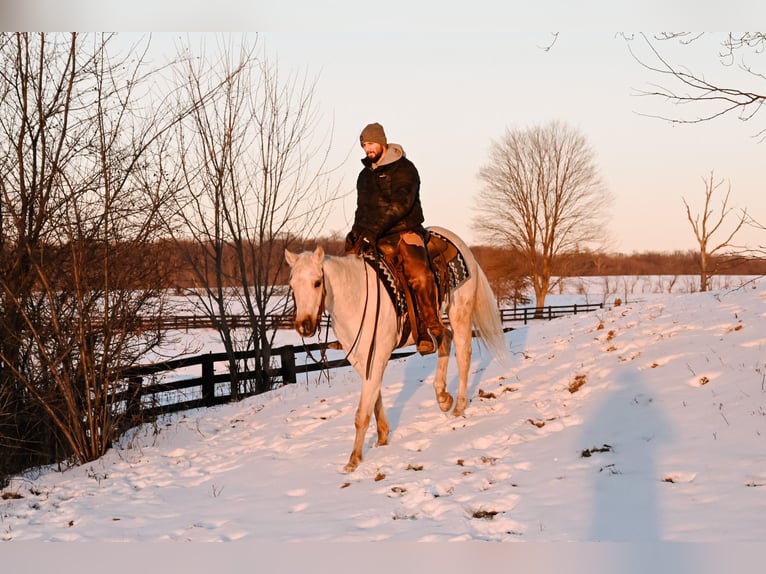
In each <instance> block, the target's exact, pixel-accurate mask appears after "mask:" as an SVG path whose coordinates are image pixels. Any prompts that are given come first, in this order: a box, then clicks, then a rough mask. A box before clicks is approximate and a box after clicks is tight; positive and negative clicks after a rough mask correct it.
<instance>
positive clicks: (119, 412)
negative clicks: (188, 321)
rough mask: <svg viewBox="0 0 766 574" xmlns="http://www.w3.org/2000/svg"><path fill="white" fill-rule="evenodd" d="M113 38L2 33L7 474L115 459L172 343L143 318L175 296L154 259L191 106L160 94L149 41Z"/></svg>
mask: <svg viewBox="0 0 766 574" xmlns="http://www.w3.org/2000/svg"><path fill="white" fill-rule="evenodd" d="M113 40H114V37H113V35H110V34H95V35H80V34H74V33H73V34H50V35H48V34H42V33H41V34H31V33H16V34H2V35H0V93H2V95H3V97H2V99H0V307H1V310H2V313H0V405H2V406H3V407H2V408H4V409H5V410H3V411H0V441H2V444H0V450H2V452H3V455H2V456H1V457H0V474H2V473H4V472H8V471H13V470H17V469H18V468H17V467H18V466H19V465H23V464H30V463H33V462H51V460H55V459H58V460H61V459H70V460H74V461H76V462H83V461H87V460H92V459H94V458H96V457H98V456H100V455H101V454H103V453H104V452H105V450H106V449H107V448H108V447H109V446H110V444H111V442H112V440H113V439H114V438H115V436H116V435H117V434H118V433H119V432H120V430H121V429H122V428H124V423H126V421H125V419H124V409H121V408H120V405H119V404H117V402H116V401H118V397H119V395H118V394H117V391H120V390H122V389H123V386H122V382H121V378H120V372H121V370H122V369H124V368H125V367H127V366H130V365H132V364H134V363H136V362H138V361H139V360H140V359H141V357H143V356H144V355H145V353H147V352H148V351H149V350H151V349H152V348H154V347H155V346H156V345H157V344H158V343H159V342H160V340H161V336H162V334H161V333H160V332H157V331H154V332H153V331H151V330H146V329H142V328H141V326H140V324H139V323H138V322H137V319H138V318H140V316H141V315H147V316H155V315H156V314H159V313H161V312H162V309H163V306H164V297H163V292H162V291H161V290H160V289H159V285H161V282H162V280H163V278H162V277H160V276H159V275H158V273H157V270H156V269H155V268H154V265H153V262H152V261H149V260H145V259H143V258H142V257H141V254H142V253H143V252H145V248H144V247H145V246H146V245H147V244H149V243H151V242H152V241H153V240H154V239H155V238H157V237H158V236H159V234H160V233H161V231H162V226H161V222H162V221H164V219H165V217H166V216H165V214H164V213H163V212H164V210H165V208H166V207H169V206H170V204H169V203H168V202H167V198H166V197H164V196H163V195H162V193H163V189H161V188H160V187H159V184H160V178H159V177H158V173H159V171H160V170H161V168H162V157H163V155H164V154H166V153H167V149H166V147H165V146H166V141H165V139H164V136H166V135H168V134H169V133H170V131H169V130H170V128H171V126H172V125H173V124H174V123H175V122H176V121H178V115H177V111H175V110H174V111H173V112H172V113H169V112H168V109H169V108H167V107H166V106H162V105H157V102H156V101H150V100H148V99H147V94H148V93H149V91H150V90H149V89H148V82H150V81H151V80H152V78H153V75H152V74H151V73H149V72H148V68H147V67H146V66H145V64H144V60H143V54H144V52H143V51H144V49H145V47H146V43H145V42H147V41H148V40H145V41H142V43H140V44H138V45H134V46H132V47H129V48H128V49H127V50H126V51H123V53H122V55H119V53H118V51H117V49H116V48H112V49H110V47H111V46H113ZM6 439H7V440H6ZM37 455H39V457H37Z"/></svg>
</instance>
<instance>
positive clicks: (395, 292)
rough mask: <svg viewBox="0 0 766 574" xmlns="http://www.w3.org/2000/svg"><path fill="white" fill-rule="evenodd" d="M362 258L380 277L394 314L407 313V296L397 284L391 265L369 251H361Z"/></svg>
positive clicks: (402, 314)
mask: <svg viewBox="0 0 766 574" xmlns="http://www.w3.org/2000/svg"><path fill="white" fill-rule="evenodd" d="M362 258H363V259H364V260H365V262H366V263H367V265H369V266H370V268H371V269H372V270H373V271H375V273H376V275H377V276H378V279H380V281H381V283H383V286H384V287H385V288H386V292H387V293H388V296H389V297H391V302H392V303H393V304H394V309H396V316H397V317H403V316H404V315H405V314H406V313H407V297H406V296H405V294H404V291H403V290H402V288H401V286H400V285H399V283H398V281H397V279H396V275H395V274H394V272H393V270H392V269H391V267H389V265H388V263H386V261H385V260H384V259H383V258H382V257H376V256H375V254H373V253H369V252H366V251H365V252H363V253H362Z"/></svg>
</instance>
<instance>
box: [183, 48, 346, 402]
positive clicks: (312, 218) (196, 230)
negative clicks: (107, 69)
mask: <svg viewBox="0 0 766 574" xmlns="http://www.w3.org/2000/svg"><path fill="white" fill-rule="evenodd" d="M184 52H185V54H186V56H187V57H186V58H185V60H184V61H185V66H184V69H183V72H182V74H183V75H182V77H181V79H180V80H179V81H180V83H181V84H182V85H183V86H184V90H185V97H186V101H185V102H182V103H181V104H179V105H180V107H182V108H183V107H185V106H188V105H189V103H188V102H194V101H198V100H200V99H201V98H202V94H203V93H205V92H207V91H210V90H212V89H213V88H214V87H216V86H221V89H216V91H215V96H214V97H212V98H210V99H209V100H208V101H207V102H206V104H205V105H204V106H198V107H197V108H196V109H195V110H194V113H193V114H192V115H191V116H190V117H189V118H188V120H187V121H185V122H183V123H182V124H180V125H179V129H178V140H179V141H180V142H182V145H181V148H180V151H179V158H180V163H179V165H178V167H177V176H178V178H179V179H181V180H182V181H183V182H184V186H185V190H184V193H183V194H180V195H179V196H178V204H179V207H178V209H179V213H180V214H181V220H182V223H181V225H180V226H179V227H177V228H176V230H175V236H176V237H177V238H179V239H183V238H186V237H188V236H189V235H191V236H192V237H193V238H194V240H195V241H197V242H198V244H199V246H200V248H201V252H202V253H204V255H203V257H202V260H201V261H196V262H195V264H194V269H195V271H196V273H197V282H198V289H196V290H195V291H194V293H195V294H196V295H197V296H198V299H197V300H198V302H199V304H200V306H201V307H202V308H203V309H204V311H205V313H206V314H207V315H208V316H209V317H210V318H211V319H212V320H213V322H214V324H215V325H216V326H217V329H218V332H219V334H220V336H221V340H222V342H223V345H224V348H225V349H226V352H227V353H228V356H229V371H230V374H231V377H232V395H233V396H236V395H237V392H238V390H239V388H240V386H241V385H242V384H254V388H251V389H247V390H248V391H249V392H259V391H262V390H266V389H267V388H268V385H269V384H270V381H268V380H267V379H266V378H265V377H264V376H262V371H263V369H265V368H267V367H268V366H269V363H270V357H271V348H272V343H273V340H274V335H275V331H274V328H273V325H272V324H271V323H270V322H269V320H268V319H269V317H268V315H269V314H270V313H273V312H274V311H275V309H278V310H280V311H281V312H284V310H285V309H286V306H287V304H288V301H289V299H288V296H289V294H288V293H287V292H286V291H284V290H282V289H281V286H283V285H284V284H285V283H286V281H285V275H284V271H283V270H284V264H283V254H284V250H285V247H288V246H289V244H290V242H292V241H294V240H295V239H296V238H298V237H307V236H312V235H315V234H316V232H317V231H319V230H321V226H322V224H323V223H324V221H325V219H326V215H327V213H328V210H329V207H330V205H331V202H332V200H333V199H334V198H336V197H337V189H336V188H333V187H332V186H331V185H330V179H329V176H330V172H331V171H332V170H329V169H328V168H327V156H328V153H329V142H328V141H327V138H328V137H329V135H331V132H329V131H328V132H326V133H324V134H323V133H321V132H320V131H319V128H320V126H319V119H320V118H319V115H318V113H317V110H316V107H315V104H314V101H313V100H314V90H315V84H314V83H313V82H309V81H307V80H306V79H305V78H301V77H298V76H293V75H288V76H286V77H284V78H283V77H282V76H281V75H280V73H279V69H278V67H277V66H276V65H273V64H271V62H269V61H268V60H267V59H265V58H258V57H257V55H256V50H255V44H251V43H248V42H247V41H243V42H242V43H241V44H239V45H237V46H234V45H232V43H231V42H229V43H226V42H225V41H222V42H221V45H220V46H219V47H218V49H217V50H216V51H214V52H213V53H215V54H216V56H215V57H216V58H220V59H217V60H216V61H214V62H211V61H210V54H205V53H203V54H202V55H201V56H200V57H196V56H194V55H193V54H192V52H191V50H190V49H189V48H188V47H187V48H184ZM231 313H242V314H245V315H246V316H247V317H248V318H249V323H250V328H249V329H240V330H238V331H237V330H235V329H233V328H232V327H231V325H230V322H229V320H228V316H229V315H230V314H231ZM250 351H255V352H256V355H257V356H256V359H255V361H254V363H253V364H249V363H248V359H246V358H243V357H246V356H247V355H248V354H249V353H248V352H250ZM245 372H248V373H250V375H248V376H247V377H245V379H247V380H241V379H242V376H241V374H242V373H245Z"/></svg>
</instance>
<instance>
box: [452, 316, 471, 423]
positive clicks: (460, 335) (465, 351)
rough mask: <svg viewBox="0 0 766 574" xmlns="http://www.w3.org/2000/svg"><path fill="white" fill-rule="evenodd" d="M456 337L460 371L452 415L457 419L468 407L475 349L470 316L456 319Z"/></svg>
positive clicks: (454, 326)
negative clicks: (470, 374)
mask: <svg viewBox="0 0 766 574" xmlns="http://www.w3.org/2000/svg"><path fill="white" fill-rule="evenodd" d="M453 329H454V336H455V340H454V342H455V358H456V359H457V370H458V388H457V400H456V401H455V409H454V410H453V411H452V414H453V415H455V416H456V417H459V416H462V415H463V413H464V412H465V408H466V406H467V405H468V398H467V395H468V370H469V368H470V367H471V353H472V352H473V349H472V347H471V345H472V340H471V338H472V336H473V332H472V331H473V324H472V321H471V317H470V315H463V314H461V316H460V317H459V318H458V317H456V318H455V320H454V321H453Z"/></svg>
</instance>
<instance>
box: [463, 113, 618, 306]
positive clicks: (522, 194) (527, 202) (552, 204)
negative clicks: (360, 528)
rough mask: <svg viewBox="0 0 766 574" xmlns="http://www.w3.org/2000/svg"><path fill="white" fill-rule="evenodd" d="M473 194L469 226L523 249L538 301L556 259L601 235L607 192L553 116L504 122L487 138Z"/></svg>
mask: <svg viewBox="0 0 766 574" xmlns="http://www.w3.org/2000/svg"><path fill="white" fill-rule="evenodd" d="M479 178H480V179H481V180H482V181H483V182H484V187H483V189H482V190H481V191H480V192H479V195H478V196H477V200H476V211H478V212H479V216H478V217H476V218H475V219H474V223H473V225H474V228H475V229H476V230H477V232H478V233H479V234H480V235H481V236H482V237H483V238H484V239H485V240H487V241H489V242H491V243H493V244H499V245H502V246H505V247H509V248H511V249H512V250H516V251H518V252H520V253H523V255H524V258H525V264H526V271H527V274H528V275H529V277H530V279H531V282H532V286H533V289H534V292H535V297H536V299H537V306H538V307H542V306H543V305H544V303H545V297H546V295H547V294H548V292H549V291H550V289H552V288H553V287H554V285H552V284H551V281H552V269H553V265H554V264H555V263H556V261H557V259H558V258H559V257H560V256H561V255H563V254H565V253H571V252H576V251H578V250H580V249H582V248H585V247H587V246H589V245H600V244H601V243H603V242H604V240H605V238H606V236H607V231H606V226H605V215H606V208H607V207H608V205H609V202H610V195H609V194H608V192H607V191H606V189H605V188H604V186H603V185H602V183H601V180H600V178H599V176H598V172H597V168H596V162H595V158H594V155H593V151H592V150H591V148H590V147H589V146H588V144H587V142H586V140H585V138H584V136H583V135H582V134H580V133H579V132H578V131H576V130H574V129H573V128H571V127H569V126H567V125H566V124H563V123H560V122H551V123H549V124H547V125H544V126H537V127H532V128H529V129H520V130H506V133H505V136H504V137H503V138H502V139H501V140H498V141H494V142H493V143H492V146H491V149H490V158H489V162H488V163H487V164H486V165H485V166H484V167H482V168H481V170H480V172H479Z"/></svg>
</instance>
